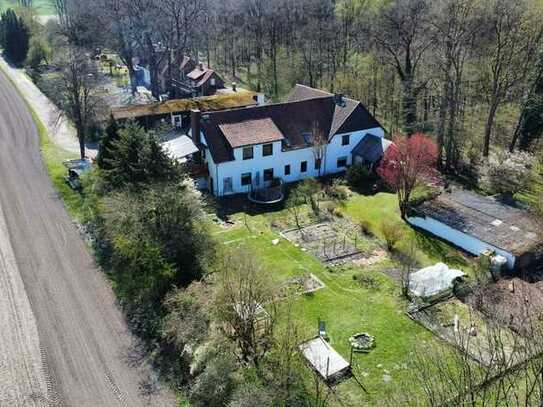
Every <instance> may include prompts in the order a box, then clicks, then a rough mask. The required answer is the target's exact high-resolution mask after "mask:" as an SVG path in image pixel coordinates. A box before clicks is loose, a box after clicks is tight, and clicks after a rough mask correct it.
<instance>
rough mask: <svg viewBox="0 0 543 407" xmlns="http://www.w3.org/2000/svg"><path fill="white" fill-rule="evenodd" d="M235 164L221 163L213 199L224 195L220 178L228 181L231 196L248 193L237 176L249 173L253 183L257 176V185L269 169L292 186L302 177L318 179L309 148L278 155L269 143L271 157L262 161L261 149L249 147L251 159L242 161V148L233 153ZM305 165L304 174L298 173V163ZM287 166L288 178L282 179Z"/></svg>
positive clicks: (278, 146)
mask: <svg viewBox="0 0 543 407" xmlns="http://www.w3.org/2000/svg"><path fill="white" fill-rule="evenodd" d="M234 156H235V158H236V160H235V161H229V162H225V163H221V164H219V165H218V166H217V168H218V185H216V186H217V188H216V189H215V195H219V196H221V195H225V194H227V193H225V192H224V191H223V185H224V181H223V180H224V178H226V177H231V178H232V186H233V191H232V192H231V193H232V194H239V193H245V192H249V190H250V186H249V185H241V174H244V173H247V172H250V173H251V175H252V179H253V182H254V181H255V180H256V174H257V173H259V174H260V185H261V186H262V185H263V183H264V170H267V169H270V168H273V176H274V177H278V178H282V179H283V181H284V182H294V181H299V180H301V179H304V178H306V177H316V176H318V170H315V158H314V156H313V149H312V148H304V149H299V150H289V151H281V142H280V141H277V142H274V143H273V155H270V156H266V157H263V156H262V145H261V144H258V145H254V146H253V159H252V160H244V159H243V148H236V149H235V150H234ZM302 161H307V172H305V173H302V172H301V171H300V169H301V162H302ZM286 165H290V175H285V166H286Z"/></svg>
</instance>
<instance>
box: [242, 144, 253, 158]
mask: <svg viewBox="0 0 543 407" xmlns="http://www.w3.org/2000/svg"><path fill="white" fill-rule="evenodd" d="M253 157H254V155H253V147H243V159H244V160H252V159H253Z"/></svg>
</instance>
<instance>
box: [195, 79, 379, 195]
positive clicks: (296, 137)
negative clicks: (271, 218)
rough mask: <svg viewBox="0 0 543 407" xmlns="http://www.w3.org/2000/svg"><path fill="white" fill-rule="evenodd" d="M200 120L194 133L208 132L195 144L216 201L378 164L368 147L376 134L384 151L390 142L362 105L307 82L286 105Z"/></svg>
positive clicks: (236, 111) (375, 137) (240, 111)
mask: <svg viewBox="0 0 543 407" xmlns="http://www.w3.org/2000/svg"><path fill="white" fill-rule="evenodd" d="M193 115H194V117H193V121H192V122H193V123H192V130H191V134H193V135H197V134H200V138H199V140H195V143H196V144H197V145H200V146H201V148H202V149H203V157H204V160H205V162H206V163H207V167H208V170H209V179H208V185H209V188H210V191H211V192H212V193H213V194H214V195H216V196H224V195H230V194H237V193H246V192H248V191H250V190H251V189H254V188H262V187H265V186H267V185H269V184H270V183H271V181H272V180H273V179H274V178H281V179H282V180H283V182H286V183H288V182H294V181H299V180H302V179H304V178H307V177H316V176H320V175H326V174H335V173H339V172H342V171H345V170H346V169H347V167H348V166H350V165H351V164H352V163H353V161H356V162H362V161H366V162H368V160H371V163H374V162H376V161H378V160H379V159H380V158H381V156H378V155H377V154H375V151H376V150H377V149H376V148H375V143H374V142H371V143H370V144H371V147H372V154H369V155H368V154H366V151H365V150H364V149H363V148H362V147H361V146H364V145H366V143H367V141H365V140H366V138H368V137H370V138H371V139H372V140H374V141H375V140H377V141H379V142H380V143H377V144H379V145H380V148H381V150H382V151H384V150H386V148H387V146H388V145H389V142H388V141H387V140H385V139H384V133H385V132H384V130H383V127H382V126H381V125H380V124H379V122H378V121H377V120H376V119H375V118H374V117H373V116H372V115H371V114H370V113H369V112H368V110H367V109H366V108H365V107H364V106H363V105H362V104H361V103H360V102H357V101H355V100H352V99H348V98H345V97H343V96H341V95H333V94H331V93H328V92H324V91H321V90H317V89H312V88H309V87H306V86H302V85H296V87H295V89H294V90H293V92H292V93H291V95H290V96H289V98H288V101H287V102H285V103H278V104H272V105H264V106H255V107H248V108H244V109H235V110H228V111H223V112H215V113H208V114H204V115H203V116H202V118H201V120H200V119H199V115H200V112H198V111H196V112H193ZM316 129H317V130H316ZM315 131H318V132H319V134H320V135H321V137H318V136H319V135H317V134H314V133H315ZM319 139H320V140H322V142H316V140H319ZM356 157H358V158H356ZM368 163H369V164H371V163H370V162H368Z"/></svg>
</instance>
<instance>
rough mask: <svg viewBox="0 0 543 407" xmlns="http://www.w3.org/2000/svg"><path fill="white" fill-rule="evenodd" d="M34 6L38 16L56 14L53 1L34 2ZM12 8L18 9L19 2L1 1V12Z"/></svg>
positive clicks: (37, 0)
mask: <svg viewBox="0 0 543 407" xmlns="http://www.w3.org/2000/svg"><path fill="white" fill-rule="evenodd" d="M33 4H34V8H35V9H36V12H37V13H38V15H42V16H49V15H54V14H55V8H54V6H53V2H52V0H34V1H33ZM10 7H17V1H16V0H0V11H3V10H6V9H8V8H10Z"/></svg>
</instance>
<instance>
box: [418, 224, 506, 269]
mask: <svg viewBox="0 0 543 407" xmlns="http://www.w3.org/2000/svg"><path fill="white" fill-rule="evenodd" d="M407 221H408V222H409V223H410V224H412V225H413V226H416V227H419V228H421V229H424V230H426V231H428V232H430V233H432V234H434V235H436V236H438V237H440V238H442V239H444V240H447V241H448V242H451V243H453V244H454V245H456V246H458V247H461V248H462V249H464V250H465V251H467V252H468V253H471V254H473V255H475V256H479V255H480V254H481V253H482V252H483V251H485V250H488V249H490V250H492V251H495V252H496V254H499V255H502V256H504V257H505V258H506V259H507V267H508V268H509V269H511V270H512V269H513V268H514V267H515V256H514V255H513V254H512V253H509V252H506V251H505V250H502V249H499V248H497V247H495V246H492V245H491V244H488V243H486V242H483V241H481V240H479V239H477V238H475V237H473V236H470V235H467V234H465V233H463V232H460V231H458V230H456V229H453V228H451V227H450V226H448V225H445V224H444V223H441V222H439V221H437V220H435V219H433V218H429V217H426V218H421V217H416V216H414V217H409V218H407Z"/></svg>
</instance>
